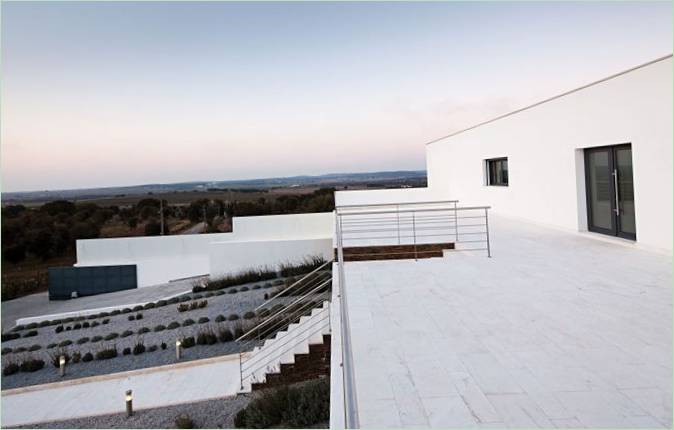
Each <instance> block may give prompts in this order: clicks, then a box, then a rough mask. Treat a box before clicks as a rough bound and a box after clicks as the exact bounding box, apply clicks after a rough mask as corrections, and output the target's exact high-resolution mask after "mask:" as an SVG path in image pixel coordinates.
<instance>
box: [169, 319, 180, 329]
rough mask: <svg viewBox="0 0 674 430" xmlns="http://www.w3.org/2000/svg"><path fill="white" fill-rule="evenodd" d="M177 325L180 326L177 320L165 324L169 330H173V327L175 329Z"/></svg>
mask: <svg viewBox="0 0 674 430" xmlns="http://www.w3.org/2000/svg"><path fill="white" fill-rule="evenodd" d="M178 327H180V323H179V322H177V321H171V322H170V323H169V325H167V326H166V328H167V329H169V330H175V329H177V328H178Z"/></svg>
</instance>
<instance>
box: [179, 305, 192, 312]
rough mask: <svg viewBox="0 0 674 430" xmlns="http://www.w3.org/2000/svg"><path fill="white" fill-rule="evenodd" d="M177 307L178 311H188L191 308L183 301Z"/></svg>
mask: <svg viewBox="0 0 674 430" xmlns="http://www.w3.org/2000/svg"><path fill="white" fill-rule="evenodd" d="M177 309H178V312H187V311H189V310H190V305H188V304H186V303H181V304H179V305H178V307H177Z"/></svg>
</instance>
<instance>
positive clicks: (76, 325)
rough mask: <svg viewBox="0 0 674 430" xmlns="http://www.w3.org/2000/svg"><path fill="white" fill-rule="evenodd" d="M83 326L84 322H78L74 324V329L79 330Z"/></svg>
mask: <svg viewBox="0 0 674 430" xmlns="http://www.w3.org/2000/svg"><path fill="white" fill-rule="evenodd" d="M81 328H82V324H80V323H77V324H75V325H73V330H79V329H81Z"/></svg>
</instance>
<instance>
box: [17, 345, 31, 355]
mask: <svg viewBox="0 0 674 430" xmlns="http://www.w3.org/2000/svg"><path fill="white" fill-rule="evenodd" d="M26 351H28V348H26V347H25V346H20V347H18V348H14V352H15V353H16V354H18V353H20V352H26Z"/></svg>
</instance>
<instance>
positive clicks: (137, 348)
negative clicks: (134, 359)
mask: <svg viewBox="0 0 674 430" xmlns="http://www.w3.org/2000/svg"><path fill="white" fill-rule="evenodd" d="M144 352H145V344H143V342H136V344H135V345H134V346H133V355H140V354H142V353H144Z"/></svg>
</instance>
